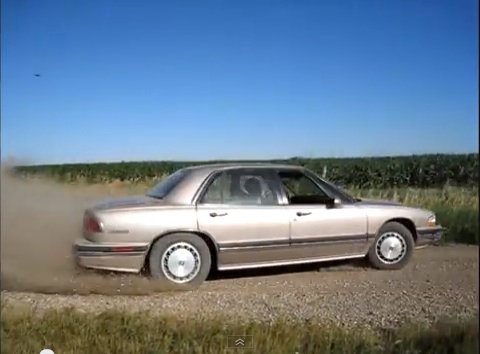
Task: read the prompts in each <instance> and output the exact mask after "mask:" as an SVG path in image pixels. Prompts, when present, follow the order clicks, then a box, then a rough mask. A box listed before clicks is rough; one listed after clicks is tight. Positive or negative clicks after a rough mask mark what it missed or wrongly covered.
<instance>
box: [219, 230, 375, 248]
mask: <svg viewBox="0 0 480 354" xmlns="http://www.w3.org/2000/svg"><path fill="white" fill-rule="evenodd" d="M373 237H375V236H374V235H367V234H359V235H348V236H326V237H312V238H302V239H286V240H278V241H270V240H269V241H255V242H241V243H239V242H228V243H227V242H226V243H222V244H220V245H218V250H219V251H220V252H228V251H238V250H245V251H248V250H252V249H272V248H279V247H289V246H310V245H312V246H313V245H327V244H342V243H353V242H368V240H369V239H371V238H373Z"/></svg>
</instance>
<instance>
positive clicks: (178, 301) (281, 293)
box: [2, 246, 479, 326]
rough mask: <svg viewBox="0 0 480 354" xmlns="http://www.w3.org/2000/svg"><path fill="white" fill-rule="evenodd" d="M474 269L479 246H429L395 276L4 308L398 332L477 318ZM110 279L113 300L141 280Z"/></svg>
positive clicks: (252, 277)
mask: <svg viewBox="0 0 480 354" xmlns="http://www.w3.org/2000/svg"><path fill="white" fill-rule="evenodd" d="M478 270H479V269H478V247H475V246H445V247H429V248H426V249H423V250H419V251H417V252H416V254H415V257H414V259H413V261H412V262H411V264H410V265H409V266H408V267H407V268H405V269H403V270H401V271H391V272H385V271H375V270H372V269H368V268H361V267H358V266H356V267H354V266H350V265H345V264H336V265H333V266H332V265H328V266H326V267H325V266H323V267H320V268H318V269H313V267H311V266H309V267H296V268H295V269H286V268H280V269H278V270H275V272H277V274H275V272H274V271H273V270H265V271H263V273H262V272H258V271H257V272H255V273H252V272H248V273H247V272H245V273H244V274H241V273H240V272H236V273H226V274H223V277H221V278H220V279H216V280H210V281H207V282H206V283H205V284H204V285H203V286H202V287H200V288H199V289H198V290H195V291H191V292H177V293H163V294H162V293H157V294H152V295H144V296H138V295H137V296H135V295H131V296H122V295H114V296H111V295H83V296H82V295H71V296H68V295H43V294H34V293H25V292H23V293H14V292H9V291H3V292H2V302H4V303H9V304H12V305H16V306H24V305H30V306H33V307H34V308H36V309H40V310H42V309H46V308H60V307H68V306H74V307H76V308H78V309H80V310H81V311H87V312H98V311H102V310H106V309H117V310H127V311H148V312H150V313H155V314H170V315H175V316H178V317H182V318H187V317H205V316H211V315H219V314H220V315H223V316H227V317H229V318H231V319H232V320H238V319H239V318H245V319H257V320H267V321H268V320H271V319H274V318H276V317H288V318H291V319H292V320H300V321H303V320H308V319H322V320H333V321H335V322H338V323H343V324H353V323H363V324H366V325H370V326H396V325H398V324H402V323H404V322H405V321H409V320H413V321H420V322H433V321H435V320H438V319H441V318H444V317H454V318H469V317H471V316H475V315H477V314H478ZM265 273H267V274H265ZM108 278H109V277H108V276H105V278H104V280H105V282H106V283H107V284H108V285H107V288H108V287H109V286H110V287H111V286H112V285H113V284H119V287H118V294H122V293H129V292H130V293H132V291H131V290H132V288H131V286H133V284H135V283H136V281H135V280H139V279H138V278H137V277H121V276H120V277H110V279H108ZM132 279H133V281H132ZM90 280H91V279H90ZM109 281H110V283H109ZM136 285H137V286H138V285H139V283H136ZM99 287H101V284H99ZM147 288H148V287H147ZM122 289H127V291H125V292H124V291H123V290H122ZM128 289H129V290H130V291H129V290H128ZM110 290H113V289H112V288H110ZM137 291H138V292H139V291H141V289H137Z"/></svg>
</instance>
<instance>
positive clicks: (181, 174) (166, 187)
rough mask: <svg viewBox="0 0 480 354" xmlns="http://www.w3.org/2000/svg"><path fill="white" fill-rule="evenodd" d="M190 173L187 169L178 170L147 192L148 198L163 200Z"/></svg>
mask: <svg viewBox="0 0 480 354" xmlns="http://www.w3.org/2000/svg"><path fill="white" fill-rule="evenodd" d="M189 173H190V170H189V169H186V168H185V169H181V170H178V171H176V172H174V173H172V174H171V175H169V176H167V177H166V178H164V179H163V180H161V181H160V183H158V184H157V185H156V186H155V187H153V188H152V189H150V190H149V191H148V192H147V194H146V195H147V196H148V197H152V198H158V199H163V198H165V197H166V196H167V195H168V193H170V192H171V191H172V190H173V189H174V188H175V187H176V186H177V185H178V184H179V183H180V182H182V181H183V179H184V178H185V177H186V176H187V175H188V174H189Z"/></svg>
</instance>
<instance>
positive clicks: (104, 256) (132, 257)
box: [72, 239, 148, 273]
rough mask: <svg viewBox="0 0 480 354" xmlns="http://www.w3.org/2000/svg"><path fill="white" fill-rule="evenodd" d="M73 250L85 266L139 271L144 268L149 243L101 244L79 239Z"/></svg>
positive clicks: (77, 260)
mask: <svg viewBox="0 0 480 354" xmlns="http://www.w3.org/2000/svg"><path fill="white" fill-rule="evenodd" d="M72 252H73V255H74V257H75V261H76V263H77V264H78V265H80V266H81V267H84V268H92V269H102V270H111V271H117V272H129V273H138V272H140V271H141V270H142V268H143V265H144V261H145V256H146V254H147V252H148V244H125V243H123V244H99V243H93V242H90V241H87V240H85V239H77V240H75V242H74V243H73V246H72Z"/></svg>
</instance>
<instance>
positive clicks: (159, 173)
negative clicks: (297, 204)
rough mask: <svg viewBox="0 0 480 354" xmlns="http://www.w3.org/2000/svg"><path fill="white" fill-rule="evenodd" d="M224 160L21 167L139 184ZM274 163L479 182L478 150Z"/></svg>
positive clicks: (376, 182)
mask: <svg viewBox="0 0 480 354" xmlns="http://www.w3.org/2000/svg"><path fill="white" fill-rule="evenodd" d="M219 162H225V161H197V162H191V161H190V162H188V161H183V162H182V161H179V162H174V161H159V162H148V161H147V162H119V163H93V164H65V165H42V166H18V167H16V171H17V172H18V173H20V174H22V175H27V176H28V175H45V176H49V177H54V178H56V179H58V180H61V181H65V182H76V181H79V180H80V181H85V182H88V183H105V182H111V181H114V180H120V181H130V182H134V183H137V182H147V181H152V180H153V181H155V180H158V179H160V178H161V177H163V176H164V175H166V174H169V173H171V172H173V171H175V170H177V169H179V168H182V167H186V166H192V165H196V164H209V163H219ZM249 162H253V161H249ZM255 162H258V161H255ZM268 162H275V163H287V164H294V165H302V166H306V167H308V168H309V169H311V170H313V171H314V172H316V173H317V174H319V175H322V176H325V177H326V178H327V179H328V180H330V181H332V182H335V183H338V184H340V185H343V186H349V187H355V188H359V189H371V188H379V189H387V188H394V187H398V188H400V187H415V188H443V187H444V186H445V185H452V186H459V187H472V186H478V172H479V165H478V154H462V155H442V154H435V155H417V156H399V157H372V158H339V159H332V158H328V159H327V158H312V159H306V158H292V159H288V160H272V161H268Z"/></svg>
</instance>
